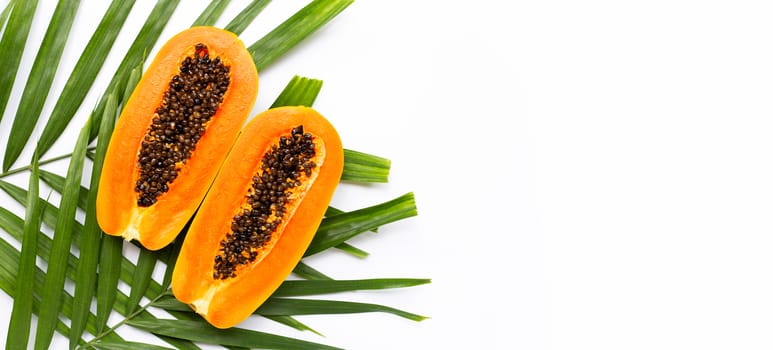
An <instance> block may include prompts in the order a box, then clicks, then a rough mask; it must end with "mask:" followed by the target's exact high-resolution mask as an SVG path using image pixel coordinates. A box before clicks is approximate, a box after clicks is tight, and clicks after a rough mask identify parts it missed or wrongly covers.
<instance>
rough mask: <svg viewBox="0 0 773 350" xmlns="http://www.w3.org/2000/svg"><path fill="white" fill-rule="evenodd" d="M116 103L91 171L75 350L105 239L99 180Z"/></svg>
mask: <svg viewBox="0 0 773 350" xmlns="http://www.w3.org/2000/svg"><path fill="white" fill-rule="evenodd" d="M115 113H116V99H115V96H114V95H111V96H109V97H108V102H107V107H106V108H105V114H106V115H105V116H103V117H102V123H101V125H100V126H99V138H98V140H97V150H96V153H95V157H94V161H93V164H92V167H91V179H90V183H89V188H90V189H91V190H90V191H88V190H87V191H88V195H87V200H88V201H87V204H86V207H85V209H86V217H85V219H84V224H83V239H82V240H81V244H80V246H79V249H80V256H79V259H78V269H77V271H76V275H75V276H76V277H75V281H74V282H75V293H74V300H73V316H72V318H71V322H70V348H71V349H72V348H74V347H75V346H76V345H77V343H78V340H79V339H80V337H81V334H82V333H83V330H84V329H85V327H86V321H87V320H88V314H89V308H90V307H91V299H92V297H93V296H94V287H95V286H96V282H97V277H96V276H97V264H98V263H99V247H100V243H101V239H102V236H103V234H102V230H101V229H100V228H99V225H98V223H97V217H96V216H97V211H96V202H97V191H98V190H99V177H100V173H101V172H102V164H103V163H104V159H105V153H106V152H107V145H108V143H109V141H110V134H111V133H112V131H113V123H114V121H115Z"/></svg>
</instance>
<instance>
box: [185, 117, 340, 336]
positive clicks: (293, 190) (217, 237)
mask: <svg viewBox="0 0 773 350" xmlns="http://www.w3.org/2000/svg"><path fill="white" fill-rule="evenodd" d="M342 171H343V148H342V146H341V140H340V138H339V136H338V133H337V132H336V130H335V129H334V128H333V126H332V125H331V124H330V123H329V122H328V121H327V120H326V119H325V118H324V117H322V116H321V115H320V114H319V113H317V112H316V111H315V110H313V109H311V108H308V107H280V108H275V109H270V110H268V111H266V112H263V113H261V114H260V115H258V116H256V117H255V118H254V119H253V120H252V121H250V123H249V124H248V125H247V126H246V127H245V128H244V130H243V132H242V134H241V135H240V136H239V137H238V139H237V141H236V143H235V144H234V146H233V148H232V150H231V153H230V154H229V156H228V158H227V159H226V161H225V163H224V164H223V166H222V168H221V170H220V173H219V175H218V176H217V178H216V179H215V181H214V183H213V185H212V188H211V190H210V192H209V194H208V195H207V196H206V198H205V199H204V201H203V202H202V205H201V208H200V209H199V211H198V213H197V214H196V217H195V218H194V220H193V222H192V223H191V226H190V229H189V231H188V233H187V235H186V238H185V242H184V243H183V246H182V249H181V251H180V255H179V257H178V259H177V261H176V265H175V269H174V272H173V275H172V291H173V293H174V295H175V297H176V298H177V299H178V300H180V301H181V302H184V303H186V304H189V305H190V306H191V307H192V308H193V309H194V310H195V311H196V312H197V313H199V314H200V315H201V316H203V317H204V318H205V319H206V320H207V321H208V322H209V323H210V324H212V325H214V326H215V327H218V328H228V327H231V326H234V325H236V324H238V323H240V322H241V321H243V320H244V319H246V318H247V317H248V316H249V315H251V314H252V313H253V312H254V311H255V310H256V309H257V308H258V307H259V306H260V304H262V303H263V302H264V301H265V300H266V299H267V298H268V297H269V296H270V295H271V294H272V293H273V292H274V290H276V288H278V287H279V285H280V284H281V283H282V281H284V280H285V279H286V278H287V276H288V275H289V274H290V273H291V272H292V270H293V268H294V267H295V265H296V264H297V263H298V261H300V259H301V257H302V256H303V253H304V252H305V250H306V248H307V247H308V245H309V243H310V242H311V240H312V238H313V237H314V234H315V232H316V230H317V228H318V226H319V224H320V222H321V220H322V218H323V216H324V213H325V210H326V209H327V207H328V205H329V203H330V200H331V199H332V196H333V192H334V191H335V188H336V186H337V185H338V182H339V180H340V177H341V173H342Z"/></svg>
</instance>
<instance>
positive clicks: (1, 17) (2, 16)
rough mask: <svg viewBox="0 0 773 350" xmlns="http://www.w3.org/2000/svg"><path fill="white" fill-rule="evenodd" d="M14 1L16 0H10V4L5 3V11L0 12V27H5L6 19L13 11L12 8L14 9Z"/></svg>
mask: <svg viewBox="0 0 773 350" xmlns="http://www.w3.org/2000/svg"><path fill="white" fill-rule="evenodd" d="M14 2H15V1H14V0H11V1H9V2H8V4H6V5H5V8H4V9H3V12H0V29H2V28H5V23H6V20H7V19H8V15H9V14H10V13H11V10H13V3H14Z"/></svg>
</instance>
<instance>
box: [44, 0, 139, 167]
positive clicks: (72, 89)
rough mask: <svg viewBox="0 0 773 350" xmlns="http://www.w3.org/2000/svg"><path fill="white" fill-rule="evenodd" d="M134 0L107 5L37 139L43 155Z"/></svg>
mask: <svg viewBox="0 0 773 350" xmlns="http://www.w3.org/2000/svg"><path fill="white" fill-rule="evenodd" d="M134 2H135V0H113V2H111V3H110V7H108V9H107V11H106V12H105V15H104V16H103V17H102V20H101V22H100V23H99V25H98V26H97V29H96V30H95V31H94V34H93V35H92V36H91V39H89V42H88V44H86V48H85V49H84V50H83V53H82V54H81V56H80V58H79V59H78V62H77V63H76V64H75V68H73V71H72V73H71V74H70V77H69V79H68V80H67V83H65V86H64V89H63V90H62V93H61V94H60V95H59V98H58V99H57V101H56V105H55V106H54V110H53V111H52V113H51V116H49V118H48V121H47V123H46V126H45V127H44V129H43V132H42V133H41V135H40V137H39V138H38V140H37V150H38V154H40V156H41V157H42V156H43V154H45V153H46V151H48V150H49V149H50V148H51V146H52V145H53V144H54V142H56V140H57V139H58V138H59V135H60V134H61V133H62V131H64V129H65V128H66V127H67V125H68V124H69V123H70V120H72V117H73V116H74V115H75V112H76V111H77V110H78V108H79V107H80V106H81V103H83V100H84V98H85V97H86V94H87V93H88V92H89V90H90V89H91V86H92V85H93V83H94V80H95V79H96V78H97V74H98V73H99V71H100V69H101V68H102V65H103V64H104V62H105V59H106V58H107V55H108V53H109V52H110V49H111V48H112V46H113V43H114V42H115V39H116V37H118V33H119V32H120V30H121V27H123V24H124V22H125V21H126V18H127V17H128V16H129V12H130V11H131V9H132V7H133V6H134ZM98 124H99V123H95V124H94V125H98Z"/></svg>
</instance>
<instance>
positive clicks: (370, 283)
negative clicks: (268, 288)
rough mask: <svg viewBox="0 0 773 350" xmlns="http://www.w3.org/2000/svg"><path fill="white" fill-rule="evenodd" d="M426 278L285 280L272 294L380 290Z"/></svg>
mask: <svg viewBox="0 0 773 350" xmlns="http://www.w3.org/2000/svg"><path fill="white" fill-rule="evenodd" d="M430 282H432V280H430V279H427V278H372V279H361V280H330V281H325V280H287V281H284V282H283V283H282V285H280V286H279V288H277V290H276V291H275V292H274V294H272V296H277V297H288V296H306V295H318V294H330V293H340V292H351V291H356V290H382V289H393V288H406V287H414V286H419V285H422V284H427V283H430Z"/></svg>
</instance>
